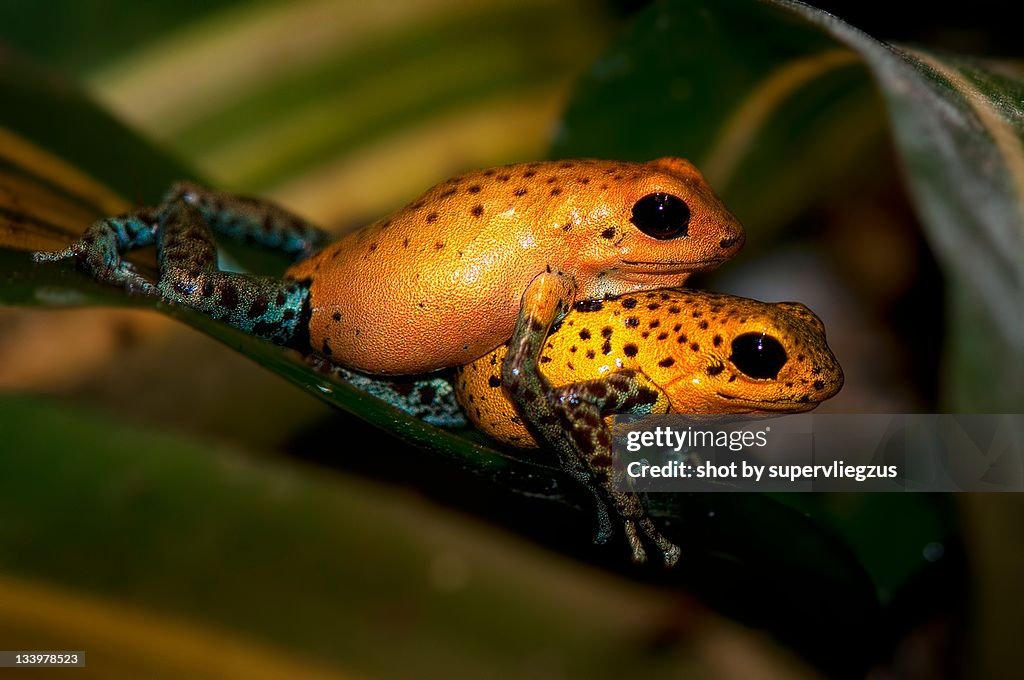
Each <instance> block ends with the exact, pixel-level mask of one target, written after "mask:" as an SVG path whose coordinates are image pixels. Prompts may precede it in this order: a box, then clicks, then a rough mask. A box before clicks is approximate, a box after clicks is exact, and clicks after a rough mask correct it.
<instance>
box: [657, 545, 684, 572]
mask: <svg viewBox="0 0 1024 680" xmlns="http://www.w3.org/2000/svg"><path fill="white" fill-rule="evenodd" d="M682 554H683V551H682V550H680V549H679V546H678V545H676V544H674V543H669V544H668V548H667V549H666V548H663V549H662V551H661V559H662V562H664V564H665V566H666V567H674V566H676V563H677V562H678V561H679V556H680V555H682Z"/></svg>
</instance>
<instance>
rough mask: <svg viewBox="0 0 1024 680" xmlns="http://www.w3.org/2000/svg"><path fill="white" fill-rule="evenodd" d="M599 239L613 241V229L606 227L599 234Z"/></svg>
mask: <svg viewBox="0 0 1024 680" xmlns="http://www.w3.org/2000/svg"><path fill="white" fill-rule="evenodd" d="M601 238H607V239H613V238H615V227H608V228H607V229H605V230H604V231H602V232H601Z"/></svg>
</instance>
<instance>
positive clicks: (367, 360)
mask: <svg viewBox="0 0 1024 680" xmlns="http://www.w3.org/2000/svg"><path fill="white" fill-rule="evenodd" d="M668 191H671V192H673V193H675V194H681V195H683V196H684V197H685V198H686V199H687V203H688V205H689V208H688V209H689V210H690V211H691V212H692V215H691V216H690V217H689V219H690V226H689V231H688V233H686V234H684V235H685V236H686V238H682V239H678V240H676V241H674V242H671V241H669V240H664V239H662V240H659V239H652V238H648V237H646V236H644V235H643V234H640V233H639V232H638V231H637V230H636V228H635V227H633V226H632V225H631V224H629V219H630V217H629V213H630V209H631V208H632V206H633V204H634V203H635V202H636V200H637V198H638V197H639V196H644V195H650V194H652V193H654V192H668ZM741 243H742V230H741V228H740V227H739V225H738V223H737V222H736V220H735V218H733V217H732V216H731V215H730V214H729V213H728V211H726V210H725V208H724V207H723V206H721V204H720V203H719V202H718V199H717V198H715V197H714V194H713V193H712V192H711V190H710V188H709V187H708V186H707V184H706V182H704V180H703V177H701V176H700V173H699V172H697V171H696V170H695V169H694V168H693V167H692V166H691V165H689V164H688V163H686V162H685V161H678V160H676V159H671V162H670V161H666V160H664V159H663V160H662V161H658V162H652V163H621V162H607V161H594V160H583V161H579V160H577V161H557V162H544V163H527V164H519V165H511V166H506V167H501V168H493V169H488V170H480V171H474V172H470V173H467V174H465V175H462V176H459V177H455V178H452V179H450V180H447V181H445V182H442V183H441V184H439V185H437V186H435V187H433V188H432V189H430V190H429V191H427V192H426V193H425V194H423V195H422V196H421V197H420V198H418V199H416V200H415V201H413V202H412V203H410V204H409V205H407V206H406V207H404V208H403V209H401V210H399V211H398V212H396V213H394V214H393V215H391V216H389V217H387V218H385V219H382V220H380V221H378V222H375V223H373V224H371V225H368V226H367V227H365V228H363V229H360V230H359V231H357V232H354V233H352V234H349V235H347V236H345V237H343V238H342V239H340V240H339V241H337V242H336V243H334V244H332V245H330V246H328V247H327V248H325V249H324V250H322V251H321V252H320V253H318V254H317V255H315V256H314V257H312V258H310V259H308V260H306V261H303V262H300V263H299V264H297V265H296V266H294V267H293V268H292V269H291V270H289V272H288V276H289V277H290V278H293V279H297V280H302V281H308V282H309V289H310V321H309V335H310V342H311V345H312V347H313V348H314V349H315V350H317V351H320V352H322V353H323V354H325V355H328V356H330V357H332V358H333V359H334V360H336V361H339V362H340V363H344V364H347V365H350V366H353V367H355V368H359V369H362V370H364V371H368V372H373V373H386V374H403V373H423V372H429V371H432V370H436V369H439V368H444V367H448V366H455V365H461V364H465V363H468V362H470V361H472V360H473V359H475V358H477V357H480V356H482V355H483V354H485V353H486V352H488V351H490V350H491V349H493V348H494V347H496V346H497V345H498V344H500V343H502V342H504V341H505V340H506V339H507V338H508V337H509V336H510V335H511V333H512V329H513V326H514V324H515V319H516V315H517V313H518V311H519V306H520V300H521V297H522V294H523V291H524V290H525V289H526V287H527V286H528V285H529V284H530V282H531V281H532V280H533V279H534V278H535V277H536V276H537V275H538V274H540V273H543V272H562V273H564V274H565V275H566V276H568V277H571V278H572V279H573V280H574V281H575V282H576V284H577V290H578V295H579V297H594V296H598V297H599V296H602V295H606V294H619V293H623V292H628V291H632V290H642V289H650V288H653V287H657V286H663V285H678V284H681V283H682V282H683V281H684V280H685V278H686V276H687V275H688V274H689V273H690V272H692V271H695V270H698V269H701V268H710V267H712V266H715V265H716V264H718V263H719V262H721V261H722V260H724V259H726V258H727V257H729V256H731V255H732V254H733V253H734V252H735V251H736V250H737V249H738V248H739V246H740V244H741ZM630 257H634V258H637V261H638V263H639V264H637V263H631V261H630V260H629V258H630ZM624 260H625V261H626V262H627V264H625V265H623V261H624Z"/></svg>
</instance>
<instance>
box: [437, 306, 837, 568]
mask: <svg viewBox="0 0 1024 680" xmlns="http://www.w3.org/2000/svg"><path fill="white" fill-rule="evenodd" d="M529 345H530V346H529V348H528V349H527V350H526V353H527V355H528V356H529V358H528V359H527V360H525V361H522V362H521V364H520V367H521V378H520V382H523V383H525V385H526V387H525V389H526V390H528V391H529V392H530V394H528V395H527V398H526V399H524V400H517V403H513V401H512V400H510V398H509V394H508V391H507V388H506V387H505V385H506V380H507V378H506V376H504V375H503V370H502V369H503V366H504V364H505V363H506V362H505V356H506V348H505V347H499V348H498V349H496V350H494V351H493V352H491V353H490V354H488V355H486V356H484V357H482V358H480V359H478V360H476V361H474V362H472V363H471V364H469V365H467V366H464V367H462V368H460V369H458V370H457V371H456V379H455V395H456V398H457V399H458V400H459V403H460V404H461V405H462V406H463V408H464V410H465V412H466V414H467V416H468V417H469V419H470V420H471V421H472V422H473V423H474V424H475V425H476V426H477V427H479V428H480V429H481V430H483V431H484V432H486V433H487V434H489V435H491V436H492V437H495V438H496V439H499V440H501V441H503V442H505V443H508V444H512V445H514V446H520V447H532V446H537V445H538V442H537V439H536V438H535V435H536V436H539V437H540V438H541V439H543V440H544V441H545V442H546V443H547V444H548V445H550V446H551V447H552V448H554V449H555V450H556V451H558V452H559V453H560V455H561V456H562V457H563V459H564V458H573V459H575V460H578V461H581V463H582V465H583V470H582V472H583V474H582V475H581V474H577V475H576V477H577V478H578V479H581V481H584V484H585V485H588V487H589V488H590V490H591V492H592V493H594V495H595V496H596V497H597V498H598V504H599V515H598V516H599V518H600V519H601V520H602V522H604V523H605V524H604V525H603V526H601V527H599V536H600V538H602V539H603V538H605V537H606V536H607V534H608V533H609V527H608V526H607V524H606V523H607V521H608V520H607V511H606V510H605V509H604V508H603V507H602V506H603V504H604V500H603V498H604V497H607V498H608V499H610V501H611V504H612V506H613V508H614V509H615V511H616V512H617V513H618V515H619V516H620V517H621V518H622V520H623V522H624V525H625V528H626V535H627V537H628V538H629V541H630V544H631V546H632V548H633V557H634V559H635V560H637V561H644V559H645V552H644V548H643V545H642V544H641V542H640V540H639V538H638V528H639V530H640V531H642V532H643V533H644V534H646V535H647V536H648V537H650V538H651V539H652V540H653V541H654V542H655V543H656V544H657V545H658V547H659V549H660V550H661V551H662V553H663V559H664V561H665V562H666V563H669V564H671V563H672V562H674V561H675V559H676V558H677V557H678V549H677V548H676V546H675V545H673V544H672V543H670V542H669V541H667V540H666V539H664V538H662V537H661V536H660V534H658V533H657V530H656V529H655V528H654V527H653V525H651V523H650V522H651V520H650V519H649V518H647V516H646V515H645V514H644V512H643V508H642V506H641V505H640V502H639V500H638V498H637V497H636V496H635V495H634V494H629V493H624V492H621V491H617V490H616V489H615V488H614V485H613V484H612V483H611V474H610V473H611V463H612V457H611V436H610V434H609V429H608V423H607V422H606V421H604V420H602V416H608V415H609V414H611V413H625V412H632V413H672V412H674V413H795V412H800V411H807V410H810V409H813V408H815V407H816V406H817V405H818V404H819V403H821V402H822V401H824V400H825V399H828V398H830V397H832V396H834V395H835V394H836V393H837V392H838V391H839V389H840V388H841V387H842V385H843V372H842V369H841V368H840V366H839V364H838V363H837V361H836V358H835V356H833V354H832V352H831V350H830V349H829V347H828V344H827V343H826V341H825V327H824V325H823V324H822V323H821V321H820V320H819V319H818V317H817V316H815V315H814V313H813V312H811V311H810V310H809V309H808V308H807V307H805V306H803V305H801V304H799V303H796V302H779V303H766V302H758V301H756V300H750V299H747V298H741V297H735V296H732V295H719V294H715V293H707V292H702V291H696V290H658V291H652V292H646V293H642V294H632V295H626V296H622V297H619V298H616V299H612V300H603V301H599V302H583V303H578V304H577V305H576V307H575V309H574V310H573V311H571V312H570V313H569V314H568V315H566V316H565V318H564V319H563V321H562V323H561V324H560V326H559V327H558V328H557V329H556V330H555V331H554V332H553V333H551V334H550V335H549V336H545V335H544V334H537V336H536V337H534V338H532V339H531V340H530V341H529ZM524 421H525V422H524ZM526 423H530V425H531V428H530V429H528V428H527V427H526ZM531 429H532V431H531Z"/></svg>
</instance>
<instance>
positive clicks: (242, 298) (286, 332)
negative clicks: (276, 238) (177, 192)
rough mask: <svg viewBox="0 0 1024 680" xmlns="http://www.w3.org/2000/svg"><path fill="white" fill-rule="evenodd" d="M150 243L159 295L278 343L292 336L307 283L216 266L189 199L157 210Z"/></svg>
mask: <svg viewBox="0 0 1024 680" xmlns="http://www.w3.org/2000/svg"><path fill="white" fill-rule="evenodd" d="M156 245H157V258H158V260H159V263H160V281H159V283H158V284H157V288H158V290H159V292H160V293H161V294H162V295H163V296H164V297H166V298H168V299H170V300H173V301H174V302H177V303H179V304H182V305H185V306H187V307H191V308H192V309H195V310H197V311H199V312H202V313H203V314H206V315H207V316H210V317H212V318H214V319H217V320H219V321H224V322H226V323H229V324H231V325H232V326H235V327H237V328H240V329H242V330H244V331H246V332H247V333H250V334H253V335H256V336H259V337H262V338H266V339H268V340H272V341H273V342H276V343H278V344H286V343H288V342H290V341H291V340H293V339H294V338H295V335H296V331H297V330H298V329H299V328H300V325H301V324H302V323H303V317H304V314H306V310H307V307H308V296H309V291H308V289H307V288H306V287H305V286H303V285H302V284H301V283H300V282H298V281H291V280H287V279H284V280H282V279H277V278H274V277H268V276H255V275H251V274H239V273H235V272H225V271H221V270H220V269H218V268H217V246H216V244H215V242H214V240H213V233H212V232H211V230H210V227H209V225H208V224H207V222H206V220H205V219H203V216H202V214H201V213H200V212H199V210H197V209H196V208H195V207H193V206H192V205H191V204H190V203H188V202H185V201H177V202H174V203H171V204H169V205H168V206H167V207H166V208H165V209H164V210H163V211H162V212H161V213H160V222H159V225H158V228H157V244H156Z"/></svg>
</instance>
